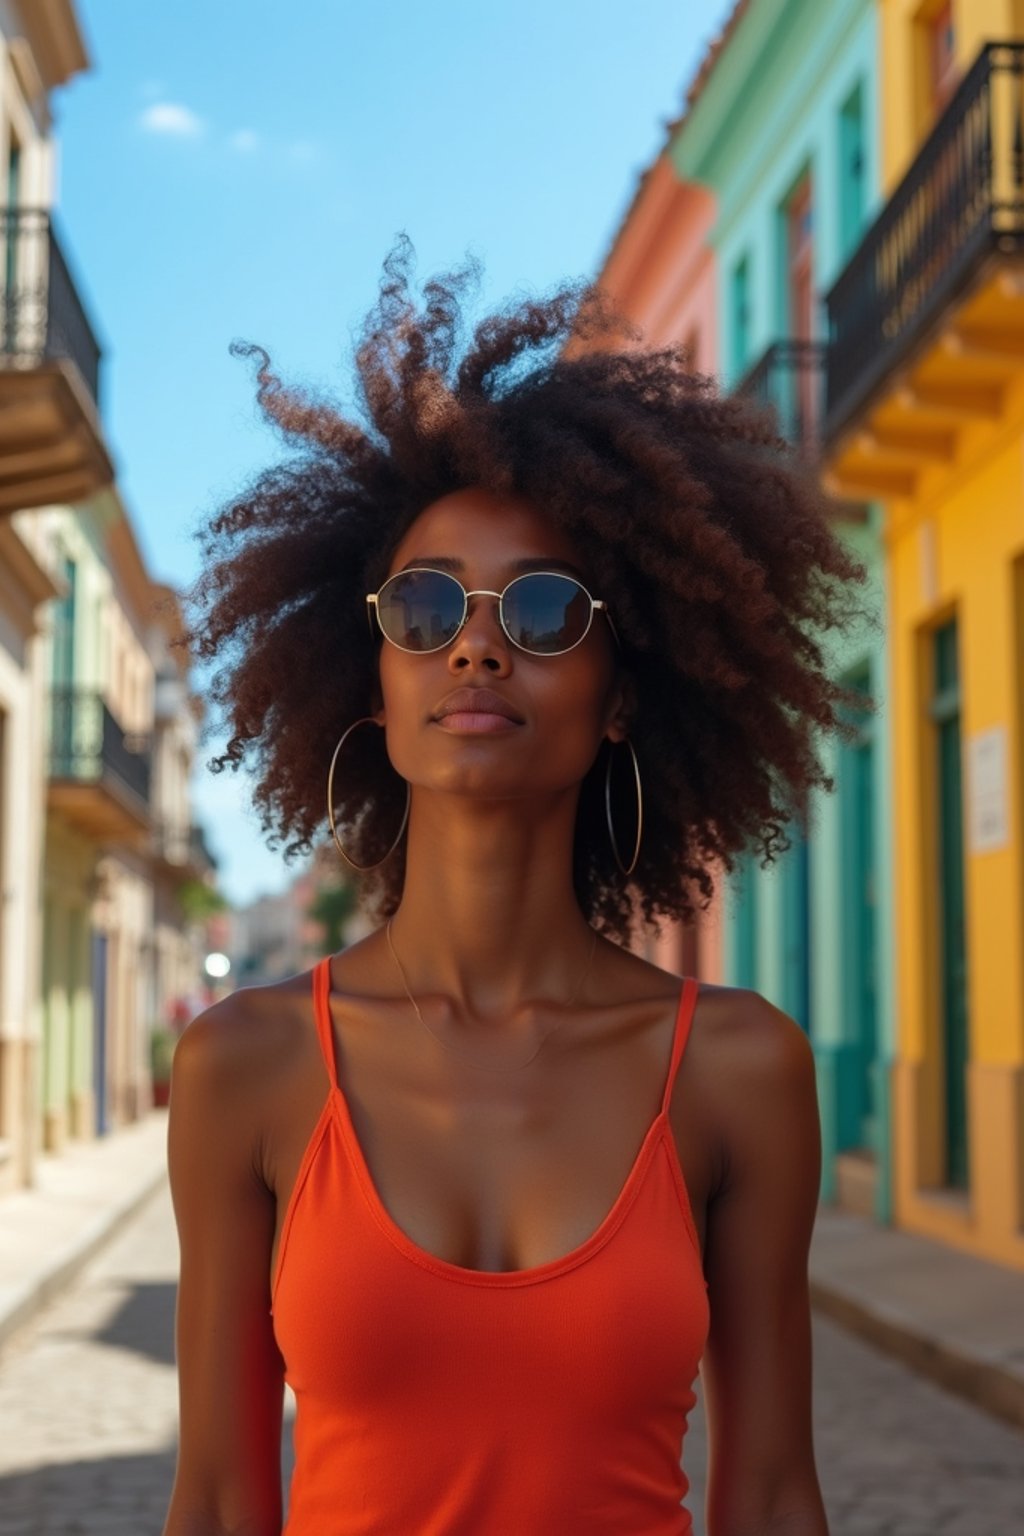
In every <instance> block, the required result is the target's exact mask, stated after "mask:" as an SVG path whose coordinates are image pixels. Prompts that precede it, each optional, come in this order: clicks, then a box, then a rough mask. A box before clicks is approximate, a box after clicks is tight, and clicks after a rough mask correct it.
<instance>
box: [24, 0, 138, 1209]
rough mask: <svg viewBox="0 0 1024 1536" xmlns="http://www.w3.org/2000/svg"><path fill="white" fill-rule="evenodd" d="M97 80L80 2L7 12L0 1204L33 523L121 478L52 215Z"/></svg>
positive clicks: (31, 825)
mask: <svg viewBox="0 0 1024 1536" xmlns="http://www.w3.org/2000/svg"><path fill="white" fill-rule="evenodd" d="M87 67H88V59H87V56H86V51H85V46H84V43H83V40H82V36H81V32H80V29H79V25H78V21H77V17H76V15H75V10H74V6H73V4H71V3H70V0H51V3H49V4H47V5H35V4H29V3H27V0H22V3H18V0H5V3H3V4H2V5H0V189H2V191H0V250H2V268H0V286H2V290H3V293H2V297H3V302H2V304H0V891H2V895H3V899H2V901H0V1191H3V1190H6V1189H9V1188H17V1187H19V1186H20V1185H23V1184H25V1183H26V1182H28V1181H29V1179H30V1177H31V1169H32V1163H33V1159H34V1156H35V1152H36V1150H37V1149H38V1146H39V1145H40V1143H41V1139H42V1131H41V1105H40V1062H41V1040H42V1002H41V991H40V987H41V981H40V976H41V964H42V951H43V924H42V901H43V896H42V873H41V857H40V851H41V848H42V845H43V827H44V812H45V785H46V773H45V752H46V735H47V720H46V710H47V679H46V674H45V666H46V658H45V643H44V640H43V631H44V629H45V626H46V614H47V609H48V605H49V604H50V603H51V602H52V601H53V600H55V599H56V598H57V596H58V594H59V592H60V590H61V588H60V581H59V578H58V577H57V576H56V575H55V574H54V572H53V570H52V567H51V563H50V561H49V559H48V557H47V555H46V552H45V551H40V550H39V548H38V546H37V544H36V543H35V542H34V540H33V538H32V534H31V514H29V513H27V512H25V511H24V510H22V509H25V508H32V507H38V506H42V505H46V504H47V503H49V502H51V501H53V500H54V499H56V498H59V497H67V498H77V497H83V496H88V495H90V494H92V493H93V492H94V491H96V490H97V489H98V488H99V487H101V486H103V485H105V484H107V483H109V481H110V479H111V477H112V474H113V470H112V466H111V463H110V458H109V454H108V452H107V449H106V446H105V443H104V439H103V432H102V427H101V425H100V416H99V408H98V404H97V398H98V388H99V373H100V347H99V343H98V342H97V340H96V335H95V331H94V329H93V327H92V325H91V323H90V321H89V318H88V315H87V313H86V310H85V307H84V305H83V303H82V300H81V297H80V294H79V291H78V288H77V286H76V284H75V281H74V279H73V277H72V274H71V271H70V268H69V266H68V262H67V259H66V257H65V254H64V251H63V249H62V246H61V243H60V241H59V240H58V238H57V234H56V232H55V229H54V223H53V215H52V201H53V195H52V193H53V183H54V154H55V151H54V142H53V117H52V111H53V97H54V94H55V93H56V92H57V91H58V90H59V89H60V88H61V87H62V86H64V85H65V84H67V82H68V81H70V80H72V79H73V78H74V77H75V76H76V75H77V74H79V73H80V72H81V71H82V70H84V69H86V68H87Z"/></svg>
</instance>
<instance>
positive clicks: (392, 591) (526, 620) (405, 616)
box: [366, 565, 619, 656]
mask: <svg viewBox="0 0 1024 1536" xmlns="http://www.w3.org/2000/svg"><path fill="white" fill-rule="evenodd" d="M471 597H496V598H497V599H498V618H499V620H500V623H501V627H502V629H503V630H504V632H505V634H506V635H507V636H508V638H509V640H511V642H512V644H513V645H515V646H518V648H519V649H520V650H521V651H526V652H527V653H528V654H529V655H531V656H562V655H564V654H565V652H566V651H571V650H572V649H573V648H574V647H575V646H577V645H579V643H580V641H581V640H583V639H585V638H586V636H587V634H588V632H589V630H590V626H591V624H592V623H593V620H594V611H595V609H598V608H599V609H600V610H601V612H602V613H603V614H604V616H605V618H606V619H607V620H608V623H609V625H610V626H611V631H612V635H613V637H614V639H615V643H616V645H618V644H619V637H618V635H616V633H615V625H614V624H612V620H611V615H610V614H609V612H608V605H607V604H606V603H604V602H602V601H601V600H600V598H596V597H591V595H590V593H589V592H588V591H587V589H586V587H585V586H584V585H583V583H582V582H580V581H577V580H576V578H575V577H574V576H565V575H563V574H562V572H561V571H527V573H526V574H525V575H524V576H517V577H515V579H514V580H513V581H510V582H509V584H508V586H507V587H506V588H505V590H504V591H503V592H489V591H487V590H485V589H480V590H478V591H475V592H467V591H466V588H465V587H464V586H463V585H462V582H461V581H459V580H458V579H457V578H456V577H455V576H450V575H449V574H448V572H447V571H437V570H434V569H433V568H432V567H430V566H423V565H417V566H412V567H410V569H408V570H405V571H398V572H397V573H396V574H395V575H394V576H389V577H388V579H387V581H386V582H385V583H384V585H383V586H382V587H381V588H380V591H379V592H368V593H367V594H366V604H367V618H368V619H369V622H370V629H371V631H372V629H373V619H372V617H371V616H370V609H371V608H372V609H373V611H374V612H375V613H376V615H377V623H378V624H379V625H380V630H381V633H382V635H383V636H384V638H385V640H388V641H390V643H391V644H392V645H396V646H397V647H398V649H399V650H401V651H414V652H417V653H419V654H426V653H427V652H429V651H440V650H442V649H443V648H444V646H446V645H451V643H452V641H453V640H454V639H455V637H456V635H457V634H458V633H459V631H460V630H461V628H462V626H463V625H464V624H465V622H466V619H467V617H468V615H469V599H470V598H471Z"/></svg>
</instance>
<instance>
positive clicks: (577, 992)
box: [384, 917, 597, 1072]
mask: <svg viewBox="0 0 1024 1536" xmlns="http://www.w3.org/2000/svg"><path fill="white" fill-rule="evenodd" d="M391 923H392V919H391V918H390V917H389V918H388V921H387V925H386V927H385V929H384V933H385V936H386V938H387V941H388V948H389V949H390V950H391V953H392V954H393V955H394V957H395V964H396V965H397V966H398V974H399V975H400V976H401V978H402V986H403V987H404V988H405V993H406V996H407V997H408V999H409V1001H410V1003H412V1005H413V1007H414V1008H415V1010H416V1017H417V1018H418V1019H419V1021H420V1023H421V1024H422V1025H423V1028H424V1029H425V1030H426V1031H427V1033H428V1034H430V1035H433V1036H434V1039H435V1040H436V1041H437V1043H438V1045H439V1046H440V1047H441V1048H442V1050H445V1051H448V1052H449V1054H450V1055H452V1056H458V1057H459V1058H460V1060H462V1061H464V1062H466V1064H467V1065H468V1066H471V1067H476V1069H477V1070H478V1071H479V1072H521V1071H522V1070H523V1068H524V1067H528V1066H529V1065H530V1062H531V1061H533V1059H534V1057H536V1056H538V1055H539V1054H540V1051H541V1050H542V1048H543V1047H544V1046H545V1045H546V1044H547V1042H548V1040H549V1039H550V1038H551V1036H552V1035H553V1034H554V1032H555V1030H556V1029H560V1028H561V1026H562V1024H564V1022H565V1020H564V1019H559V1021H558V1023H557V1024H553V1025H552V1026H551V1028H550V1029H549V1030H548V1032H547V1034H546V1035H545V1036H544V1038H543V1039H542V1040H541V1042H540V1045H538V1047H537V1049H536V1050H535V1051H534V1053H533V1056H529V1057H527V1059H526V1060H525V1061H524V1062H521V1063H520V1065H519V1066H517V1067H495V1066H485V1065H484V1064H483V1063H482V1062H479V1061H470V1059H469V1057H468V1056H464V1055H463V1054H462V1052H461V1051H456V1050H453V1049H452V1047H451V1046H450V1045H447V1044H446V1043H445V1041H444V1040H442V1039H441V1036H440V1035H439V1034H437V1032H436V1031H435V1030H433V1029H431V1027H430V1025H429V1024H428V1023H427V1021H426V1019H425V1018H424V1017H423V1014H422V1013H421V1012H420V1005H419V1003H418V1002H417V1001H416V999H415V998H414V997H413V995H412V993H411V992H410V991H409V983H408V982H407V981H406V979H405V971H404V970H403V969H402V962H401V960H399V958H398V952H397V951H396V949H395V946H394V941H393V940H392V938H391ZM592 932H593V935H594V936H593V938H592V939H591V941H590V954H589V956H588V957H587V963H586V965H585V966H584V967H583V975H582V976H581V977H580V979H579V981H578V982H577V983H576V989H575V991H574V992H573V994H572V997H570V999H569V1001H568V1002H567V1003H566V1005H565V1006H566V1007H567V1008H570V1007H571V1006H572V1004H573V1003H574V1002H575V1001H576V999H577V998H578V997H579V995H580V993H581V991H582V990H583V983H584V982H585V981H586V979H587V976H588V975H589V974H590V967H591V964H592V963H593V959H594V950H595V949H596V948H597V929H596V928H594V929H593V930H592Z"/></svg>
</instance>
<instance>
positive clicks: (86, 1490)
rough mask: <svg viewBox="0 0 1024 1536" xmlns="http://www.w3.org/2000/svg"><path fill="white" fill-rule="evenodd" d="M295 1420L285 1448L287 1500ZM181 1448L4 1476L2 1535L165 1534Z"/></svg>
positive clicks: (0, 1499) (0, 1484)
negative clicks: (165, 1524) (175, 1470)
mask: <svg viewBox="0 0 1024 1536" xmlns="http://www.w3.org/2000/svg"><path fill="white" fill-rule="evenodd" d="M291 1439H292V1437H291V1420H290V1419H289V1420H286V1422H285V1430H284V1435H283V1436H282V1447H281V1486H282V1490H283V1494H284V1498H285V1500H286V1501H287V1496H288V1482H289V1479H290V1478H291V1470H292V1465H293V1462H292V1444H291ZM176 1459H177V1449H176V1447H175V1446H173V1445H172V1446H169V1447H168V1448H167V1449H166V1450H163V1451H154V1452H151V1453H149V1454H146V1455H137V1456H102V1457H97V1458H96V1459H95V1460H94V1461H65V1462H51V1463H49V1464H48V1465H46V1466H42V1467H33V1468H31V1469H30V1470H29V1471H25V1472H14V1473H10V1474H8V1475H7V1476H6V1477H0V1536H101V1533H102V1536H160V1533H161V1532H162V1530H163V1527H164V1521H165V1519H166V1516H167V1505H168V1502H169V1501H170V1497H171V1488H172V1486H173V1484H174V1468H175V1462H176Z"/></svg>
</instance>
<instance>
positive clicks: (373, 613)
mask: <svg viewBox="0 0 1024 1536" xmlns="http://www.w3.org/2000/svg"><path fill="white" fill-rule="evenodd" d="M415 571H425V572H426V573H427V574H428V575H430V576H444V577H446V578H447V580H448V581H454V583H455V585H456V586H457V587H458V588H459V589H460V590H461V592H462V618H461V619H460V620H459V627H458V629H457V630H456V631H455V633H454V634H453V635H452V636H451V638H450V639H448V640H444V641H442V642H441V644H440V645H431V646H428V647H427V648H426V649H425V650H422V651H416V650H413V649H412V647H411V646H407V645H399V643H398V641H397V640H392V638H391V636H390V635H388V634H386V633H385V630H384V625H383V624H382V623H381V620H380V610H379V608H378V607H377V599H378V598H379V597H380V594H381V593H382V592H383V591H384V588H385V587H386V586H387V585H388V582H391V581H396V580H397V579H398V577H399V576H411V575H412V574H413V573H414V572H415ZM528 576H561V577H562V579H563V580H564V581H574V582H575V583H576V585H577V586H578V587H579V589H580V591H581V592H584V593H586V596H587V598H588V599H589V602H590V613H589V615H588V618H587V627H586V629H585V630H584V631H583V633H582V635H580V637H579V639H578V640H574V641H573V643H572V645H567V646H566V647H565V648H564V649H563V650H561V651H531V650H530V648H529V646H527V645H521V644H520V643H519V641H518V640H516V639H515V638H514V637H513V636H512V635H510V634H509V632H508V629H507V628H506V627H505V619H504V615H503V614H502V611H501V605H502V599H503V598H504V596H505V593H506V592H507V591H508V590H509V587H514V586H515V584H516V582H517V581H525V580H526V578H527V577H528ZM471 597H496V598H497V599H498V623H499V624H500V625H501V630H502V634H504V635H505V636H506V637H507V639H508V640H509V641H510V643H511V644H512V645H514V646H515V647H516V649H517V650H520V651H523V652H525V654H526V655H527V656H538V657H543V658H545V659H547V658H548V657H549V656H566V655H568V653H569V652H570V651H574V650H575V649H576V647H577V646H578V645H582V643H583V641H584V640H585V639H586V638H587V636H588V635H589V634H590V631H591V628H592V626H593V623H594V613H595V611H598V610H599V611H600V612H601V613H603V614H604V616H605V618H606V619H607V620H608V624H609V627H610V629H611V632H612V638H613V639H614V641H615V644H616V646H618V648H619V650H620V651H621V649H622V645H621V643H620V641H619V637H618V634H617V633H616V630H615V625H614V624H613V623H612V616H611V614H610V613H609V612H608V604H607V603H606V602H605V601H604V600H603V599H602V598H600V597H594V596H593V595H592V593H590V592H589V591H588V590H587V588H586V587H585V586H584V585H583V583H582V581H580V579H579V577H578V576H570V575H569V573H568V572H567V571H523V572H522V574H521V575H519V576H513V578H512V580H511V581H510V582H509V583H508V585H507V586H506V587H505V588H504V590H503V591H501V592H491V591H489V590H488V589H487V588H486V587H479V588H477V589H476V590H475V591H472V592H467V590H466V588H465V587H464V586H463V585H462V582H461V581H460V580H459V578H458V577H457V576H453V575H452V573H451V571H439V570H437V568H436V567H435V566H432V565H410V566H407V567H406V569H405V570H404V571H396V572H395V574H394V575H393V576H389V577H388V579H387V581H385V582H384V583H383V584H382V585H381V586H380V587H378V589H377V591H376V592H367V594H366V621H367V623H368V624H369V626H370V634H371V635H372V634H374V628H373V620H374V617H376V619H377V628H378V629H379V630H380V632H381V634H382V635H383V636H384V639H385V640H386V641H387V643H388V645H393V646H394V647H395V649H396V650H398V651H404V652H405V654H406V655H407V656H433V655H434V653H435V652H436V651H443V650H445V649H446V647H448V646H449V645H452V644H453V643H454V642H455V641H456V640H457V639H458V638H459V636H460V635H461V633H462V631H463V629H464V628H465V624H466V620H467V619H468V618H469V600H470V598H471Z"/></svg>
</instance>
